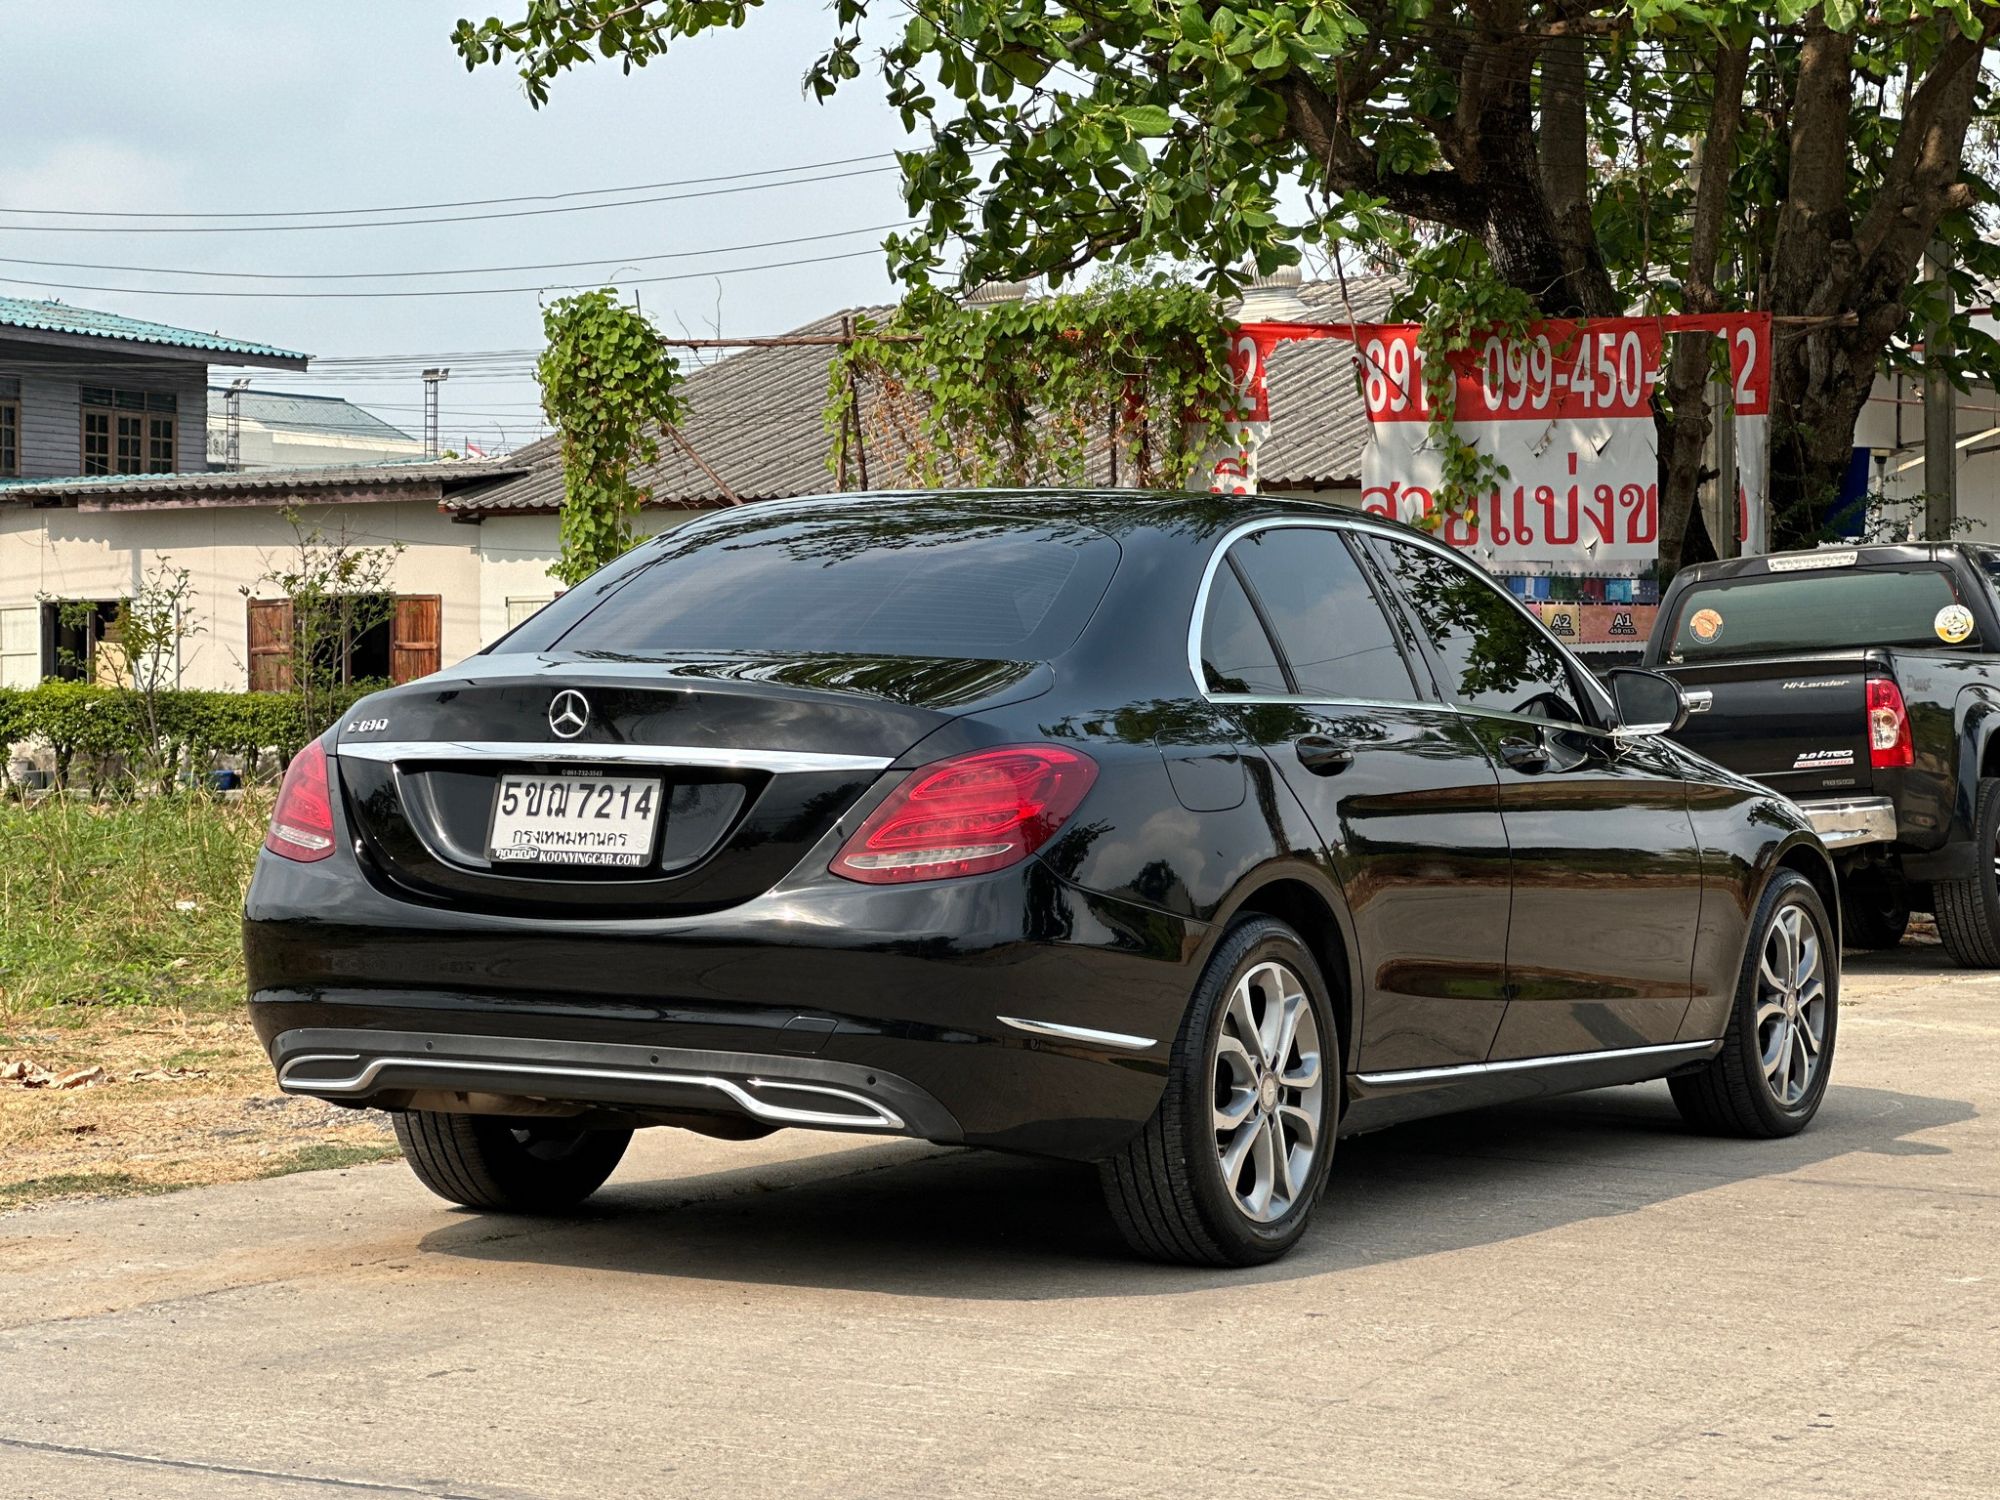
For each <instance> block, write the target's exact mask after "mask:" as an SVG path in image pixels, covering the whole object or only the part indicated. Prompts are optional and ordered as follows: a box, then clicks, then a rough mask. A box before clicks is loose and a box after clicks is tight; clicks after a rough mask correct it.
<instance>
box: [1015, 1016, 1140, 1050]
mask: <svg viewBox="0 0 2000 1500" xmlns="http://www.w3.org/2000/svg"><path fill="white" fill-rule="evenodd" d="M993 1019H994V1020H996V1021H998V1022H1000V1023H1001V1025H1003V1026H1011V1027H1013V1028H1014V1029H1015V1030H1016V1031H1025V1032H1027V1033H1028V1034H1029V1035H1031V1036H1048V1037H1055V1038H1056V1039H1057V1040H1058V1041H1064V1042H1084V1043H1087V1044H1089V1045H1090V1046H1093V1047H1117V1048H1121V1049H1122V1050H1124V1051H1127V1052H1144V1051H1145V1050H1146V1049H1147V1048H1148V1047H1154V1046H1157V1045H1159V1044H1158V1042H1157V1040H1156V1039H1155V1038H1153V1037H1149V1036H1132V1035H1131V1034H1129V1033H1127V1032H1123V1031H1097V1030H1094V1029H1093V1028H1091V1027H1089V1026H1065V1025H1064V1024H1063V1023H1062V1022H1060V1021H1030V1020H1027V1019H1025V1018H1023V1017H1021V1016H995V1017H994V1018H993Z"/></svg>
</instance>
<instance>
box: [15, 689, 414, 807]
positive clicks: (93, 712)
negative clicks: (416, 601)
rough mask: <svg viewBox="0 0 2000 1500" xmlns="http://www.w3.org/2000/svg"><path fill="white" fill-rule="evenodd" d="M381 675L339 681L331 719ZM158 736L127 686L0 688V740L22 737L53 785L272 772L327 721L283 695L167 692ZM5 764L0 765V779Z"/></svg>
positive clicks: (106, 786) (107, 786) (167, 781)
mask: <svg viewBox="0 0 2000 1500" xmlns="http://www.w3.org/2000/svg"><path fill="white" fill-rule="evenodd" d="M387 686H388V684H387V683H384V682H356V683H349V684H344V685H342V686H341V687H340V688H339V689H337V690H336V692H335V695H334V698H333V700H332V702H331V703H330V704H329V705H328V706H329V707H330V709H331V710H332V713H333V716H334V718H336V719H338V717H339V716H340V715H342V714H344V713H346V712H347V710H348V709H349V708H350V707H352V706H353V705H354V703H355V702H356V701H357V700H359V699H361V698H363V697H366V696H367V695H368V694H369V693H373V692H379V691H380V690H381V689H382V688H384V687H387ZM156 702H157V707H158V711H159V738H158V739H157V741H155V740H153V739H152V737H151V735H150V734H149V733H148V729H147V722H146V713H145V706H144V702H143V697H142V695H141V694H140V693H138V692H136V691H134V690H133V689H131V688H113V687H98V686H95V685H93V684H91V683H85V682H44V683H42V684H41V685H40V686H39V687H32V688H8V689H0V746H6V745H12V744H22V743H24V744H26V745H28V746H30V747H31V748H35V749H45V750H47V751H49V752H50V754H51V755H52V756H53V757H54V760H55V774H56V780H57V782H58V783H60V784H61V785H64V786H68V785H71V784H72V783H73V782H83V783H87V784H88V785H90V786H92V787H94V788H96V789H97V790H98V791H100V792H108V791H117V790H121V789H124V788H126V787H129V786H131V785H132V784H133V783H134V782H135V781H136V780H137V779H139V778H140V777H145V776H150V777H153V778H155V779H157V780H158V781H159V782H160V783H161V784H163V785H172V784H173V783H175V782H177V781H182V782H185V781H194V782H205V781H206V780H207V779H208V777H209V775H210V773H211V772H213V771H215V770H217V769H218V768H220V767H221V766H222V765H223V764H224V763H225V762H232V761H233V762H234V763H235V764H236V766H237V767H238V768H239V769H240V770H241V771H242V773H243V777H244V779H245V780H246V781H247V780H254V779H256V778H258V777H260V776H262V777H266V778H269V777H273V776H275V775H277V773H278V772H280V771H282V770H283V769H284V767H285V764H286V762H288V761H289V760H290V759H291V758H292V756H294V755H296V754H297V753H298V751H299V750H300V748H301V747H303V746H304V745H305V743H306V741H307V740H309V739H311V738H312V737H313V735H314V734H316V733H318V731H319V729H321V728H324V727H325V726H323V725H320V726H313V725H309V724H308V723H307V722H306V719H305V714H304V711H303V709H302V708H301V706H300V703H299V700H298V698H297V697H295V696H294V695H292V694H290V693H214V692H200V691H195V690H192V689H168V690H163V691H161V692H160V693H159V694H158V695H157V699H156ZM4 774H5V768H4V767H0V778H4Z"/></svg>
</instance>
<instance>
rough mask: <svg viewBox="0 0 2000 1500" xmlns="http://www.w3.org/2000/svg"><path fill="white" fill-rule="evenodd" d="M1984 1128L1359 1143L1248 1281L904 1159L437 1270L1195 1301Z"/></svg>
mask: <svg viewBox="0 0 2000 1500" xmlns="http://www.w3.org/2000/svg"><path fill="white" fill-rule="evenodd" d="M1976 1113H1977V1111H1976V1110H1975V1109H1974V1108H1973V1106H1972V1105H1971V1104H1969V1103H1967V1102H1965V1101H1962V1100H1957V1099H1945V1098H1933V1097H1929V1096H1925V1095H1919V1094H1904V1093H1895V1092H1892V1091H1889V1090H1885V1089H1872V1088H1841V1087H1838V1086H1836V1087H1835V1088H1833V1089H1832V1090H1831V1091H1830V1092H1829V1093H1828V1095H1827V1099H1826V1102H1825V1104H1824V1106H1823V1107H1822V1108H1821V1111H1820V1114H1819V1118H1818V1119H1817V1121H1816V1122H1815V1123H1814V1125H1813V1127H1812V1128H1811V1129H1809V1130H1807V1131H1806V1132H1804V1133H1803V1134H1802V1135H1799V1136H1795V1137H1793V1138H1792V1139H1790V1140H1784V1141H1740V1140H1726V1139H1715V1138H1711V1137H1704V1136H1699V1135H1695V1134H1693V1133H1691V1132H1690V1131H1689V1130H1688V1129H1687V1128H1686V1127H1685V1126H1684V1125H1682V1123H1681V1121H1680V1118H1679V1116H1678V1115H1677V1114H1676V1113H1675V1111H1674V1107H1673V1104H1672V1103H1671V1101H1670V1100H1669V1099H1668V1097H1667V1092H1666V1089H1665V1087H1664V1086H1662V1085H1658V1084H1652V1085H1641V1086H1638V1087H1633V1088H1623V1089H1606V1090H1600V1091H1597V1092H1595V1093H1589V1094H1578V1095H1572V1096H1568V1097H1565V1098H1562V1099H1556V1100H1550V1101H1546V1102H1539V1103H1535V1104H1529V1105H1512V1106H1508V1107H1505V1108H1499V1109H1490V1110H1482V1111H1478V1112H1475V1113H1469V1114H1463V1115H1455V1116H1449V1117H1446V1118H1442V1119H1438V1120H1431V1121H1424V1122H1420V1123H1417V1124H1413V1125H1405V1126H1401V1127H1398V1128H1396V1129H1393V1130H1386V1131H1382V1132H1379V1133H1377V1134H1374V1135H1367V1136H1360V1137H1357V1138H1354V1139H1351V1140H1347V1141H1343V1142H1341V1143H1340V1147H1339V1151H1338V1154H1337V1155H1336V1157H1335V1159H1334V1167H1333V1176H1332V1180H1331V1182H1330V1184H1329V1186H1328V1190H1327V1195H1326V1197H1325V1198H1324V1199H1323V1200H1322V1201H1321V1204H1320V1207H1319V1210H1318V1211H1317V1216H1316V1219H1315V1222H1314V1225H1313V1227H1312V1229H1311V1230H1310V1231H1309V1232H1308V1234H1307V1236H1306V1238H1305V1239H1304V1241H1302V1242H1301V1243H1300V1245H1299V1246H1298V1248H1297V1249H1296V1250H1294V1251H1293V1253H1292V1254H1291V1255H1290V1256H1288V1257H1287V1258H1286V1259H1284V1260H1283V1261H1280V1262H1278V1263H1277V1264H1275V1265H1272V1266H1265V1267H1258V1268H1255V1269H1252V1270H1247V1271H1213V1270H1190V1269H1184V1268H1175V1267H1164V1266H1156V1265H1150V1264H1147V1263H1145V1262H1141V1261H1137V1260H1134V1259H1133V1258H1132V1257H1131V1256H1130V1255H1128V1253H1127V1252H1126V1250H1125V1247H1124V1245H1123V1243H1122V1241H1121V1240H1120V1239H1119V1237H1118V1234H1117V1231H1116V1229H1115V1227H1114V1226H1113V1225H1112V1223H1111V1220H1110V1217H1109V1215H1108V1214H1107V1212H1106V1210H1105V1209H1104V1207H1103V1205H1102V1203H1101V1201H1100V1199H1099V1197H1098V1194H1097V1180H1096V1173H1095V1171H1094V1170H1093V1169H1091V1168H1087V1167H1077V1166H1073V1165H1066V1164H1061V1163H1050V1162H1042V1161H1033V1160H1027V1159H1022V1158H1017V1157H1007V1156H1000V1155H996V1154H993V1153H988V1152H979V1151H938V1152H934V1153H931V1154H913V1152H912V1148H911V1147H909V1146H908V1145H907V1144H896V1145H885V1144H875V1145H872V1146H868V1147H863V1148H861V1149H859V1150H856V1151H851V1152H836V1153H833V1154H830V1155H827V1156H825V1157H821V1158H817V1159H814V1160H813V1161H811V1162H809V1163H803V1164H792V1165H790V1166H788V1168H787V1170H786V1173H785V1179H786V1180H785V1182H784V1183H783V1185H776V1186H774V1185H772V1183H771V1181H770V1177H771V1173H770V1172H769V1171H768V1170H759V1169H754V1168H752V1169H747V1170H745V1171H743V1172H740V1173H733V1172H732V1173H724V1174H717V1175H714V1176H711V1177H708V1178H704V1179H700V1180H699V1181H698V1182H696V1183H687V1182H677V1181H675V1180H673V1179H666V1180H653V1181H647V1180H643V1179H630V1178H625V1179H614V1180H613V1182H612V1183H611V1184H610V1185H609V1186H607V1187H606V1188H605V1189H604V1190H603V1191H602V1192H601V1193H600V1194H599V1196H598V1198H597V1199H595V1200H593V1202H592V1204H591V1205H589V1207H588V1208H587V1210H586V1211H585V1212H584V1213H582V1214H580V1215H578V1216H576V1217H572V1218H568V1219H564V1220H561V1221H546V1220H531V1219H520V1218H509V1217H504V1216H496V1215H474V1214H461V1215H457V1216H455V1217H453V1218H452V1219H451V1221H450V1222H448V1223H447V1224H446V1225H444V1226H443V1227H440V1228H438V1229H436V1230H434V1231H432V1232H431V1233H430V1234H428V1235H426V1236H425V1237H424V1239H423V1241H422V1242H421V1249H422V1250H423V1252H425V1253H427V1254H435V1255H446V1256H454V1257H463V1258H467V1259H474V1260H482V1261H491V1262H509V1263H519V1264H524V1265H552V1266H553V1265H562V1266H571V1267H576V1268H579V1269H589V1270H594V1271H599V1272H605V1271H608V1272H615V1273H630V1274H633V1275H646V1276H666V1277H688V1278H699V1279H704V1280H719V1281H741V1282H754V1283H770V1284H778V1285H794V1286H809V1287H825V1288H840V1289H846V1290H862V1291H875V1292H885V1293H891V1294H895V1295H903V1296H934V1297H949V1298H963V1299H973V1300H982V1299H990V1300H1035V1299H1046V1298H1057V1297H1091V1296H1135V1295H1147V1294H1156V1293H1176V1292H1190V1291H1200V1290H1203V1289H1206V1288H1211V1287H1216V1286H1221V1285H1239V1284H1246V1278H1247V1281H1248V1282H1249V1283H1255V1282H1263V1281H1288V1280H1296V1279H1298V1278H1301V1277H1309V1276H1316V1275H1323V1274H1327V1273H1330V1272H1338V1271H1342V1270H1346V1269H1351V1268H1355V1267H1361V1266H1368V1265H1376V1264H1381V1263H1384V1262H1390V1261H1396V1260H1402V1259H1406V1258H1410V1257H1415V1256H1423V1255H1432V1254H1436V1253H1439V1252H1441V1251H1450V1250H1458V1249H1465V1248H1469V1247H1472V1246H1476V1245H1480V1244H1486V1243H1493V1242H1498V1241H1504V1240H1510V1239H1515V1238H1519V1237H1521V1236H1525V1235H1531V1234H1538V1233H1541V1232H1543V1231H1546V1230H1551V1229H1557V1228H1561V1227H1564V1226H1568V1225H1573V1224H1577V1223H1580V1222H1584V1221H1587V1220H1590V1219H1597V1218H1605V1217H1612V1216H1616V1215H1621V1214H1626V1213H1633V1212H1636V1211H1638V1210H1640V1209H1643V1208H1646V1207H1648V1206H1650V1205H1652V1204H1656V1203H1661V1202H1665V1201H1667V1200H1670V1199H1674V1198H1679V1197H1683V1196H1685V1195H1688V1194H1692V1193H1700V1192H1705V1191H1709V1190H1711V1189H1719V1188H1726V1187H1728V1186H1729V1185H1731V1184H1734V1183H1738V1182H1743V1181H1747V1180H1750V1179H1754V1178H1767V1177H1777V1176H1783V1175H1787V1174H1791V1173H1798V1172H1802V1171H1809V1170H1810V1169H1812V1168H1814V1167H1817V1166H1820V1165H1822V1164H1824V1163H1827V1162H1830V1161H1832V1160H1834V1159H1836V1158H1843V1157H1853V1156H1857V1155H1860V1156H1865V1155H1879V1156H1922V1155H1939V1154H1949V1151H1948V1148H1947V1147H1944V1146H1941V1145H1937V1144H1935V1143H1931V1142H1926V1141H1923V1140H1919V1139H1916V1137H1918V1136H1921V1135H1922V1134H1924V1133H1925V1132H1927V1131H1932V1130H1936V1129H1938V1128H1940V1127H1942V1126H1948V1125H1954V1124H1958V1123H1960V1122H1962V1121H1966V1120H1969V1119H1971V1118H1973V1117H1974V1115H1975V1114H1976ZM739 1178H740V1179H741V1180H740V1182H739V1181H736V1180H735V1179H739ZM696 1189H698V1192H696V1193H695V1195H694V1196H693V1197H692V1198H691V1196H690V1195H691V1190H696Z"/></svg>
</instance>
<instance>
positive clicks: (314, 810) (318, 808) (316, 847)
mask: <svg viewBox="0 0 2000 1500" xmlns="http://www.w3.org/2000/svg"><path fill="white" fill-rule="evenodd" d="M264 847H265V848H266V849H269V850H270V851H271V852H272V853H273V854H278V855H282V856H284V858H286V859H295V860H298V861H299V862H300V863H302V864H310V863H311V862H312V861H314V860H316V859H325V858H326V857H327V856H328V855H329V854H331V853H333V792H332V789H331V788H330V787H329V786H328V785H327V779H326V750H325V747H323V746H322V745H321V744H320V742H319V741H318V740H314V741H313V742H312V743H311V744H310V745H308V746H306V747H305V749H303V750H301V751H300V752H299V753H298V754H297V755H295V756H293V757H292V763H291V764H290V765H289V766H287V767H286V768H285V779H284V781H283V782H282V783H280V785H279V787H278V805H277V806H276V807H274V808H272V809H271V831H270V832H269V833H267V834H265V835H264Z"/></svg>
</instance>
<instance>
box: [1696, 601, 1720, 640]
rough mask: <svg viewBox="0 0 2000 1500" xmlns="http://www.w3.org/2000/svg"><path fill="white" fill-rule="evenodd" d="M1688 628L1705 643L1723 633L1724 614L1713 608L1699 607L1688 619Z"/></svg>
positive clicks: (1697, 638)
mask: <svg viewBox="0 0 2000 1500" xmlns="http://www.w3.org/2000/svg"><path fill="white" fill-rule="evenodd" d="M1688 630H1689V631H1690V632H1692V633H1693V635H1694V638H1695V639H1696V640H1698V641H1700V642H1702V643H1703V644H1704V645H1706V644H1708V643H1709V642H1711V641H1714V640H1716V639H1718V638H1719V637H1720V636H1721V635H1722V615H1721V614H1720V613H1719V612H1718V611H1716V610H1712V609H1698V610H1696V611H1695V612H1694V616H1693V618H1692V619H1690V620H1689V621H1688Z"/></svg>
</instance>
